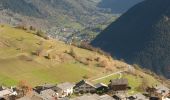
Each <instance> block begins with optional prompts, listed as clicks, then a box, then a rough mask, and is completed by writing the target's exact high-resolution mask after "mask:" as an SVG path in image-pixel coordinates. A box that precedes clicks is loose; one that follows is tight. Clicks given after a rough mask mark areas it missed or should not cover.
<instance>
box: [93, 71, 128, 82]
mask: <svg viewBox="0 0 170 100" xmlns="http://www.w3.org/2000/svg"><path fill="white" fill-rule="evenodd" d="M123 72H125V71H118V72H115V73H112V74H109V75H106V76H103V77H100V78H97V79H94V80H91V81H98V80H101V79H105V78H107V77H110V76H113V75H116V74H120V77H119V78H121V77H122V73H123Z"/></svg>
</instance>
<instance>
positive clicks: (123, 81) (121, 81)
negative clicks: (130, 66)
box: [110, 78, 128, 85]
mask: <svg viewBox="0 0 170 100" xmlns="http://www.w3.org/2000/svg"><path fill="white" fill-rule="evenodd" d="M110 82H111V84H112V85H122V84H123V85H124V84H128V80H127V79H123V78H121V79H113V80H110Z"/></svg>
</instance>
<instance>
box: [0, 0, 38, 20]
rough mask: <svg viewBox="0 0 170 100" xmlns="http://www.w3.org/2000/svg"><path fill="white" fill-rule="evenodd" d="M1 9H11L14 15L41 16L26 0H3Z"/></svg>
mask: <svg viewBox="0 0 170 100" xmlns="http://www.w3.org/2000/svg"><path fill="white" fill-rule="evenodd" d="M0 9H1V10H2V9H9V10H10V11H12V12H14V13H19V14H23V15H26V16H34V17H38V16H40V15H41V14H40V12H39V11H38V9H37V8H35V7H34V6H33V5H32V4H31V3H27V2H26V1H24V0H1V1H0Z"/></svg>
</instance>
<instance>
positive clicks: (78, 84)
mask: <svg viewBox="0 0 170 100" xmlns="http://www.w3.org/2000/svg"><path fill="white" fill-rule="evenodd" d="M83 84H88V85H90V86H92V87H94V88H96V87H95V86H94V85H93V84H92V83H90V82H88V81H86V80H82V81H80V82H78V83H77V84H76V87H79V86H81V85H83Z"/></svg>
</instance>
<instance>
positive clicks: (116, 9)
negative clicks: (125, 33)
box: [98, 0, 143, 14]
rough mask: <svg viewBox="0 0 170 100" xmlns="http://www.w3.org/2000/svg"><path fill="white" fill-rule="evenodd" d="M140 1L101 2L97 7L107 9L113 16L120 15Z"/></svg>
mask: <svg viewBox="0 0 170 100" xmlns="http://www.w3.org/2000/svg"><path fill="white" fill-rule="evenodd" d="M141 1H143V0H102V1H101V2H100V3H99V4H98V7H101V8H109V9H111V11H112V13H114V14H122V13H125V12H126V11H127V10H128V9H129V8H131V7H132V6H134V5H135V4H137V3H139V2H141Z"/></svg>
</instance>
